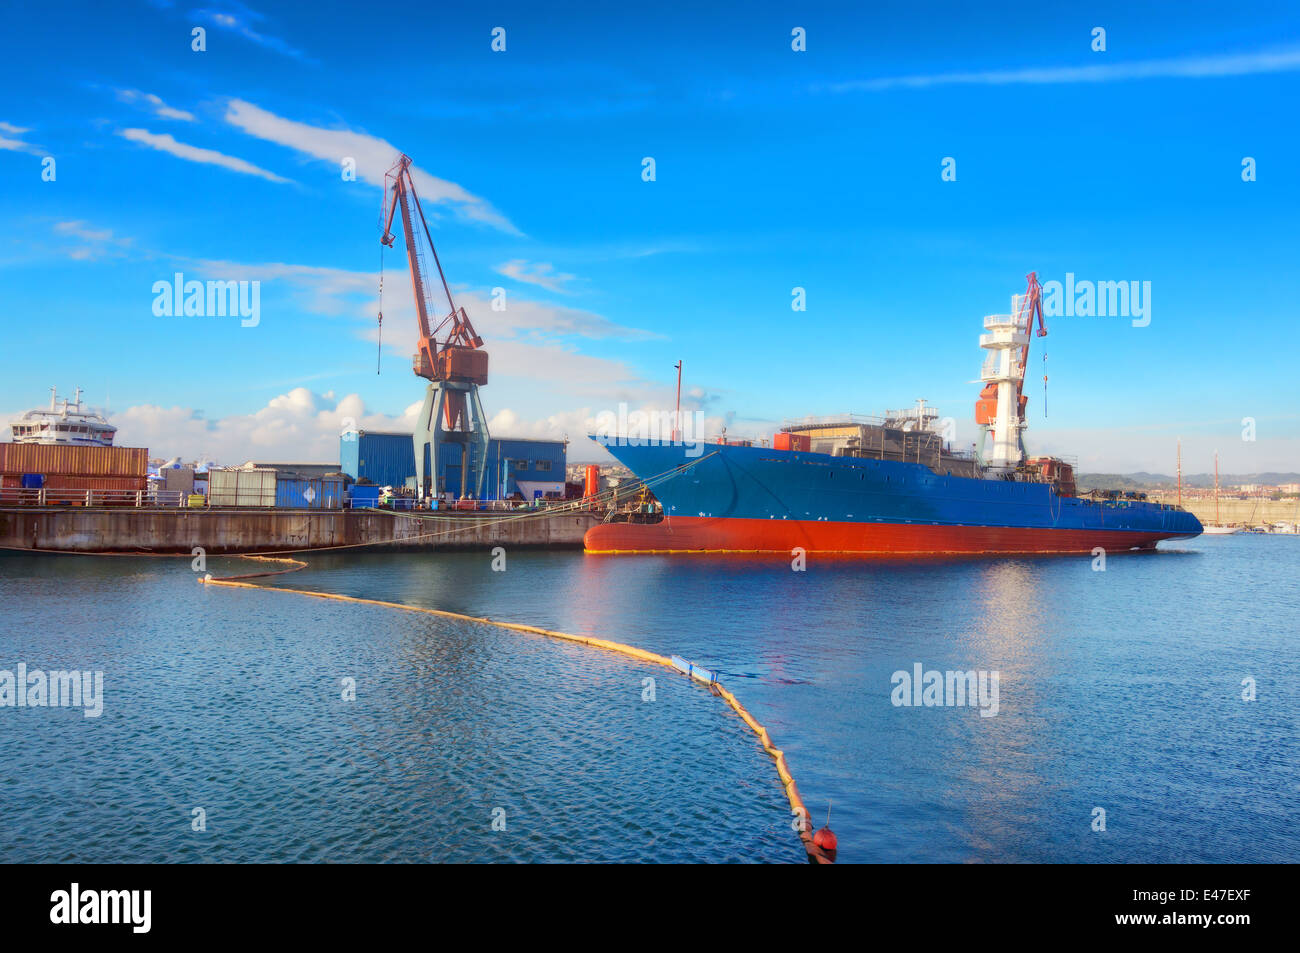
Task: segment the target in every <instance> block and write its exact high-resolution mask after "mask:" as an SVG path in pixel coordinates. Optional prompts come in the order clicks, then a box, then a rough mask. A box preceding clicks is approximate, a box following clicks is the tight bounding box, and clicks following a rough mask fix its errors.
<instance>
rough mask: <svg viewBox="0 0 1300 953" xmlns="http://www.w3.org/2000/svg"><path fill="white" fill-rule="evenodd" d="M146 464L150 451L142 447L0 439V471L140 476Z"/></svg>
mask: <svg viewBox="0 0 1300 953" xmlns="http://www.w3.org/2000/svg"><path fill="white" fill-rule="evenodd" d="M148 468H149V451H148V449H147V448H145V447H83V446H68V445H62V444H45V443H0V473H44V474H46V475H49V474H52V473H61V474H67V475H75V476H118V477H143V476H145V475H146V474H147V473H148Z"/></svg>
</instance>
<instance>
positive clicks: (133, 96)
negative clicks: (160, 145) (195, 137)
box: [117, 89, 194, 122]
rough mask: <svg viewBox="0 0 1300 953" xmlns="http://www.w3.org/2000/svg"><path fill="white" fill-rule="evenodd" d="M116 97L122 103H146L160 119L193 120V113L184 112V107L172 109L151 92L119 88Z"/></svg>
mask: <svg viewBox="0 0 1300 953" xmlns="http://www.w3.org/2000/svg"><path fill="white" fill-rule="evenodd" d="M117 98H118V99H120V100H122V102H124V103H144V104H146V105H148V106H149V107H150V108H151V109H152V110H153V114H154V115H155V116H157V117H158V118H160V119H179V120H182V121H184V122H193V121H194V113H191V112H186V111H185V110H184V109H174V108H173V107H171V106H168V105H167V104H166V103H165V102H163V101H162V98H161V97H159V96H156V95H154V94H153V93H142V92H140V90H138V89H119V90H117Z"/></svg>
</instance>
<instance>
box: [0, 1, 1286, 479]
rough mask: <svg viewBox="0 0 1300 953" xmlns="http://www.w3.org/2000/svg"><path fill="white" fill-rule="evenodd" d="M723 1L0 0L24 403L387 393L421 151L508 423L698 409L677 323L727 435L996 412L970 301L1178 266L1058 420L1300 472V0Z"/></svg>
mask: <svg viewBox="0 0 1300 953" xmlns="http://www.w3.org/2000/svg"><path fill="white" fill-rule="evenodd" d="M707 7H708V9H707V10H702V9H699V8H698V6H697V5H691V4H682V5H671V4H667V5H666V4H654V5H651V6H648V7H647V6H627V7H625V8H621V9H610V8H607V7H602V6H596V5H590V6H588V5H583V4H559V5H548V6H547V7H545V8H540V7H537V5H535V4H517V5H516V4H498V5H493V6H486V7H481V8H476V9H474V10H456V9H450V10H448V9H442V8H434V7H419V5H413V6H412V7H411V8H409V9H408V8H402V10H401V11H400V16H399V12H398V11H397V10H396V8H392V7H383V6H379V7H372V8H367V7H364V6H363V5H357V4H355V3H347V4H331V3H323V4H317V5H314V6H311V7H307V6H303V5H300V4H276V3H270V2H259V3H256V4H253V5H244V4H242V3H230V2H220V0H213V2H200V3H194V4H187V3H183V2H175V3H164V2H154V3H149V2H143V0H142V2H138V3H134V4H132V3H122V4H115V5H111V6H109V5H100V4H89V3H87V4H67V3H57V2H55V3H47V4H40V5H31V4H27V5H11V6H10V7H9V8H8V9H7V11H6V14H5V21H6V22H5V27H6V31H7V34H8V35H7V38H6V41H5V46H6V55H5V56H4V57H0V81H3V83H4V86H5V88H6V89H7V90H9V95H8V96H7V97H6V104H5V105H4V106H3V107H0V175H2V179H0V182H2V184H0V196H3V208H4V213H5V214H4V215H3V218H2V219H0V282H2V283H3V289H4V296H3V300H4V308H5V311H4V323H5V361H4V370H5V373H4V375H3V377H2V378H0V409H3V410H4V411H8V412H13V411H19V410H22V409H25V408H27V407H29V406H33V405H35V404H38V403H40V402H41V401H42V400H43V399H44V398H45V397H46V396H47V395H48V388H49V387H50V385H52V384H57V385H58V386H59V387H60V392H61V393H62V392H64V391H67V392H70V391H71V389H72V388H73V387H75V386H78V385H79V386H82V387H84V388H86V390H87V392H88V395H89V399H90V400H91V401H92V402H93V403H97V404H102V403H104V402H105V401H106V400H111V408H112V410H113V413H114V421H115V422H116V423H117V424H118V425H119V427H121V438H120V442H123V443H133V444H140V443H144V444H147V445H148V446H150V447H151V448H152V449H153V450H154V452H155V453H156V454H161V455H170V454H173V453H175V454H184V455H189V456H192V455H194V454H197V453H200V452H206V453H209V454H212V455H214V456H217V457H218V458H219V459H221V460H223V462H239V461H241V460H243V459H252V458H260V459H265V458H268V457H277V458H283V457H285V456H295V457H300V458H308V459H330V458H331V457H332V455H333V454H335V453H336V446H337V433H338V430H339V425H340V420H341V418H343V417H345V416H353V417H356V418H357V419H358V420H359V422H360V423H361V424H362V425H363V426H369V427H372V428H380V427H386V426H394V427H400V426H401V425H402V423H403V415H404V414H409V411H410V408H411V405H413V404H416V403H418V402H419V400H420V399H421V397H422V394H423V387H422V382H421V381H419V380H418V379H417V378H415V377H414V376H413V375H412V374H411V373H410V369H409V355H410V353H411V351H412V350H413V346H414V330H413V324H412V317H411V314H412V308H411V305H410V286H409V280H408V278H407V277H406V273H405V262H404V257H403V256H402V255H401V241H400V239H399V241H398V249H397V251H396V252H393V251H390V252H388V253H387V254H386V257H385V268H386V280H385V295H384V311H385V330H384V345H385V353H384V358H383V373H382V374H380V375H376V373H375V357H376V345H375V341H374V337H373V335H374V324H375V321H374V314H375V311H376V309H377V300H376V293H377V286H378V268H379V260H380V245H379V240H378V239H379V224H378V218H379V206H380V198H381V191H380V187H379V184H378V183H379V182H381V181H382V177H383V172H384V170H385V169H386V168H387V165H388V164H389V163H390V162H391V160H392V158H393V157H394V155H395V153H396V150H398V149H400V150H403V151H405V152H407V153H408V154H409V155H411V156H412V158H413V159H414V161H415V163H416V165H417V167H418V168H419V169H420V170H421V177H420V179H419V180H418V181H419V183H420V185H421V187H422V189H423V191H424V197H425V207H426V211H427V212H433V213H434V214H435V216H436V221H435V229H436V230H435V235H434V238H435V241H436V242H438V245H439V252H440V254H441V256H442V259H443V263H444V265H445V267H446V269H447V272H448V276H449V278H450V279H451V281H452V283H453V286H454V289H455V290H456V292H457V294H458V303H460V304H464V305H466V306H467V307H468V309H469V311H470V315H471V318H472V319H473V320H474V321H475V323H476V324H477V325H478V326H479V330H480V332H481V333H482V334H483V336H484V338H485V340H486V346H487V349H488V351H489V353H490V354H491V357H492V381H491V383H490V384H489V386H488V387H487V388H486V389H485V390H484V392H483V398H484V403H485V406H486V409H487V412H488V414H489V416H490V417H492V418H493V421H494V428H495V429H496V430H497V431H499V432H502V433H505V432H513V433H518V434H534V435H543V434H555V435H558V434H561V433H567V434H568V435H569V436H570V437H573V438H578V437H579V436H580V434H581V433H582V432H583V431H584V430H585V429H587V427H588V426H589V425H590V421H591V420H592V419H593V418H594V417H595V415H596V414H598V413H600V412H601V411H604V410H615V409H616V408H617V405H618V403H619V402H620V401H626V402H628V403H629V404H630V405H632V406H633V407H638V406H658V407H661V408H666V407H669V406H670V405H671V401H672V390H673V384H674V371H673V370H672V366H671V365H672V364H673V363H674V362H675V361H676V360H677V359H678V358H682V359H684V361H685V387H686V389H687V392H688V394H689V395H690V398H689V400H688V401H687V404H688V406H690V407H699V408H700V409H702V410H704V412H705V413H706V415H707V416H708V418H709V419H710V422H711V426H721V425H722V424H723V423H727V425H728V427H729V429H730V431H731V432H737V433H743V432H746V431H749V432H753V433H755V434H758V433H763V432H767V431H769V430H770V429H771V428H772V427H773V426H774V425H775V424H776V423H778V422H779V421H781V420H782V419H783V418H787V417H794V416H803V415H805V414H822V413H832V412H838V411H846V410H851V411H855V412H859V413H873V412H878V411H880V410H882V409H884V408H886V407H894V406H901V405H907V404H910V403H911V402H912V401H913V400H914V399H915V398H917V397H926V398H928V399H930V400H931V401H933V402H936V403H937V404H938V405H939V406H940V408H941V410H942V411H943V412H944V413H945V414H950V415H952V416H953V417H955V418H956V419H957V421H958V434H959V438H960V439H962V440H966V441H968V440H970V439H973V436H974V431H973V428H972V427H971V425H970V423H969V422H970V419H971V416H972V407H973V402H974V399H975V396H976V393H977V391H978V385H975V384H972V383H970V382H971V381H972V379H973V378H975V377H976V376H977V374H978V370H979V365H980V361H981V359H982V356H983V353H982V352H981V351H980V350H979V347H978V336H979V334H980V332H981V330H982V327H981V318H982V316H983V315H985V314H988V313H992V312H996V311H1003V310H1005V309H1006V307H1007V303H1008V298H1009V296H1010V294H1011V293H1012V292H1015V291H1019V290H1021V289H1022V288H1023V285H1024V276H1025V274H1026V273H1027V272H1028V271H1030V270H1036V271H1037V272H1038V274H1039V275H1040V277H1041V278H1042V279H1043V280H1049V279H1063V278H1064V276H1065V274H1066V273H1067V272H1072V273H1074V274H1075V275H1076V276H1077V277H1078V278H1080V279H1089V280H1106V281H1120V280H1123V281H1131V280H1136V281H1150V282H1151V287H1152V301H1151V323H1150V325H1149V326H1147V327H1141V328H1136V327H1133V326H1132V325H1131V322H1130V321H1129V320H1128V319H1127V318H1124V317H1060V318H1055V319H1049V322H1048V323H1049V336H1048V337H1047V338H1044V339H1036V340H1035V342H1034V348H1035V352H1034V357H1033V360H1032V361H1031V364H1032V366H1033V367H1035V368H1036V367H1038V366H1040V364H1039V360H1038V358H1039V356H1040V355H1041V354H1042V353H1043V350H1044V349H1045V350H1046V352H1047V353H1048V354H1049V359H1048V372H1049V375H1050V392H1049V407H1048V410H1049V412H1050V416H1049V417H1048V418H1047V419H1044V418H1043V415H1042V410H1043V408H1042V388H1041V380H1036V381H1034V382H1033V383H1032V384H1031V385H1030V386H1029V388H1028V392H1029V394H1030V395H1031V404H1030V421H1031V430H1030V431H1029V433H1028V435H1027V439H1028V440H1029V441H1030V445H1031V449H1042V450H1052V451H1058V452H1066V453H1073V454H1077V455H1078V456H1079V457H1080V459H1081V462H1082V464H1083V466H1084V469H1087V470H1134V469H1153V470H1155V469H1158V470H1164V471H1169V470H1171V469H1172V465H1173V447H1174V440H1175V439H1176V438H1177V437H1178V436H1181V437H1182V438H1183V441H1184V456H1185V460H1186V461H1187V463H1188V466H1189V469H1192V470H1196V469H1202V470H1204V469H1208V468H1209V466H1210V455H1211V454H1212V453H1213V452H1214V451H1215V450H1216V449H1217V450H1219V451H1220V453H1221V455H1222V458H1223V465H1224V469H1225V470H1228V471H1239V472H1248V471H1256V470H1265V469H1287V470H1300V413H1298V412H1300V406H1298V404H1300V401H1297V396H1300V388H1298V386H1297V383H1296V380H1297V373H1296V366H1297V353H1298V349H1297V344H1298V343H1300V331H1298V330H1297V322H1296V317H1297V305H1296V294H1295V284H1296V278H1297V267H1296V264H1295V263H1296V261H1297V259H1298V258H1300V255H1298V253H1300V239H1298V238H1297V235H1296V231H1297V229H1296V222H1297V220H1300V215H1298V214H1297V213H1298V212H1300V184H1298V182H1300V160H1297V154H1300V153H1298V150H1297V145H1298V144H1300V143H1298V140H1300V133H1298V132H1297V124H1296V122H1295V121H1294V115H1295V106H1294V104H1295V103H1296V102H1297V101H1300V29H1298V28H1297V27H1298V24H1300V18H1298V17H1297V14H1296V13H1295V10H1294V7H1293V6H1292V7H1291V8H1290V9H1288V5H1287V4H1267V3H1265V4H1256V5H1252V6H1251V7H1250V8H1249V9H1234V10H1233V11H1231V13H1230V14H1229V13H1225V12H1224V10H1223V8H1222V7H1220V6H1211V5H1208V4H1195V3H1192V4H1183V5H1180V6H1178V7H1177V8H1176V9H1177V13H1176V14H1175V13H1173V12H1172V11H1173V10H1174V9H1175V8H1172V7H1170V6H1169V5H1166V4H1160V5H1142V4H1132V3H1126V4H1105V3H1101V4H1097V3H1090V4H1086V5H1078V6H1075V7H1073V8H1072V9H1056V8H1055V6H1053V7H1052V8H1050V9H1048V8H1044V6H1043V5H1041V4H1028V3H1027V4H1002V5H980V6H978V7H977V5H972V4H964V3H947V4H917V3H898V4H888V5H880V6H878V7H875V8H872V9H868V8H866V7H864V6H863V5H861V4H822V5H815V6H813V7H811V8H806V7H805V6H803V5H799V6H795V5H789V4H770V3H768V4H764V3H745V4H734V5H723V4H709V5H707ZM196 26H198V27H203V28H204V29H205V30H206V50H205V51H203V52H196V51H194V50H192V49H191V30H192V28H193V27H196ZM498 26H500V27H503V28H504V29H505V30H506V50H505V51H504V52H494V51H493V50H492V49H491V41H492V36H491V31H492V30H493V28H494V27H498ZM795 27H802V28H804V30H805V31H806V35H807V49H806V51H804V52H795V51H794V50H792V49H791V30H792V29H793V28H795ZM1094 27H1102V28H1104V29H1105V31H1106V49H1105V51H1104V52H1097V51H1094V50H1093V49H1092V48H1091V47H1092V44H1093V34H1092V31H1093V28H1094ZM47 156H48V157H53V158H54V160H55V170H56V175H55V180H54V181H52V182H51V181H43V180H42V175H41V173H42V169H43V161H44V159H45V157H47ZM345 156H350V157H352V158H354V159H356V160H357V172H358V174H357V178H356V181H344V179H343V177H342V176H341V174H340V168H341V166H340V162H341V160H342V159H343V158H344V157H345ZM646 156H651V157H653V158H654V159H655V163H656V180H655V181H653V182H646V181H643V179H642V175H641V173H642V159H643V158H644V157H646ZM945 157H952V158H953V159H955V161H956V173H957V174H956V180H955V181H951V182H945V181H942V180H941V176H940V172H941V162H942V160H943V159H944V158H945ZM1244 157H1252V158H1253V159H1254V160H1255V162H1256V169H1257V179H1256V181H1253V182H1243V181H1242V175H1241V173H1242V160H1243V158H1244ZM177 271H180V272H182V273H184V275H185V276H186V278H192V279H199V280H208V279H212V280H229V279H238V278H247V279H256V280H260V281H261V315H260V322H259V324H258V325H257V326H256V327H249V328H245V327H241V326H240V322H239V321H238V319H232V318H223V317H156V316H155V315H154V314H153V312H152V304H153V300H154V295H153V293H152V290H151V289H152V286H153V284H154V282H156V281H159V280H166V281H170V280H171V279H172V276H173V274H174V273H175V272H177ZM796 286H798V287H803V288H805V289H806V294H807V310H806V311H805V312H794V311H792V310H791V306H790V304H791V291H792V288H794V287H796ZM497 287H501V288H504V289H506V301H507V308H506V311H505V312H500V313H497V312H492V311H491V309H490V308H489V307H488V301H489V300H490V297H491V294H492V289H493V288H497ZM1038 376H1041V375H1038ZM1244 417H1253V418H1254V419H1255V421H1256V433H1257V439H1256V440H1255V441H1253V442H1247V441H1243V440H1242V439H1241V432H1242V424H1241V421H1242V418H1244ZM575 450H577V447H575ZM590 455H591V454H590V453H586V452H584V453H582V454H575V456H590Z"/></svg>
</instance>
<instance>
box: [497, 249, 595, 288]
mask: <svg viewBox="0 0 1300 953" xmlns="http://www.w3.org/2000/svg"><path fill="white" fill-rule="evenodd" d="M496 270H497V273H498V274H502V275H505V276H506V277H507V278H513V279H514V280H515V281H522V282H525V283H527V284H530V285H537V286H539V287H541V288H545V289H546V290H547V291H555V292H558V293H560V294H569V293H570V292H569V289H568V288H566V287H565V285H567V284H568V283H569V282H570V281H573V280H574V279H575V277H576V276H575V275H567V274H564V273H562V272H557V271H556V270H555V266H554V265H552V264H551V263H550V262H548V261H539V262H531V263H530V262H527V261H525V260H524V259H522V258H516V259H514V260H513V261H508V262H506V263H505V264H503V265H497V268H496Z"/></svg>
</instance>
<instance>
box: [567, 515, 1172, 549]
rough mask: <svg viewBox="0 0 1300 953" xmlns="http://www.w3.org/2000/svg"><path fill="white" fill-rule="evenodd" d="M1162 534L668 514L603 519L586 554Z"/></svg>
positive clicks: (1084, 542) (1103, 539)
mask: <svg viewBox="0 0 1300 953" xmlns="http://www.w3.org/2000/svg"><path fill="white" fill-rule="evenodd" d="M1170 535H1171V534H1170V533H1168V532H1146V531H1141V530H1103V529H1054V528H1053V529H1049V528H1033V527H1010V526H924V525H919V524H914V523H858V522H854V523H833V522H830V521H826V520H814V521H800V520H776V519H767V520H763V519H735V518H726V519H717V518H710V517H698V516H673V517H670V518H668V519H665V520H664V521H663V522H660V523H602V524H601V525H599V526H593V527H592V528H591V529H589V530H588V531H587V534H586V537H585V538H584V541H583V542H584V546H585V548H586V550H587V552H589V553H710V552H712V553H789V552H790V551H791V550H793V549H794V548H795V547H800V548H802V549H804V550H805V551H806V552H810V553H812V552H819V553H846V554H864V555H877V554H881V555H890V554H892V555H900V556H901V555H944V554H952V553H967V554H980V553H988V554H1016V553H1024V554H1028V553H1091V552H1092V551H1093V549H1095V548H1097V547H1100V548H1102V549H1104V550H1106V551H1107V552H1123V551H1126V550H1130V549H1154V548H1155V545H1156V542H1157V541H1159V540H1161V539H1168V538H1169V537H1170Z"/></svg>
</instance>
